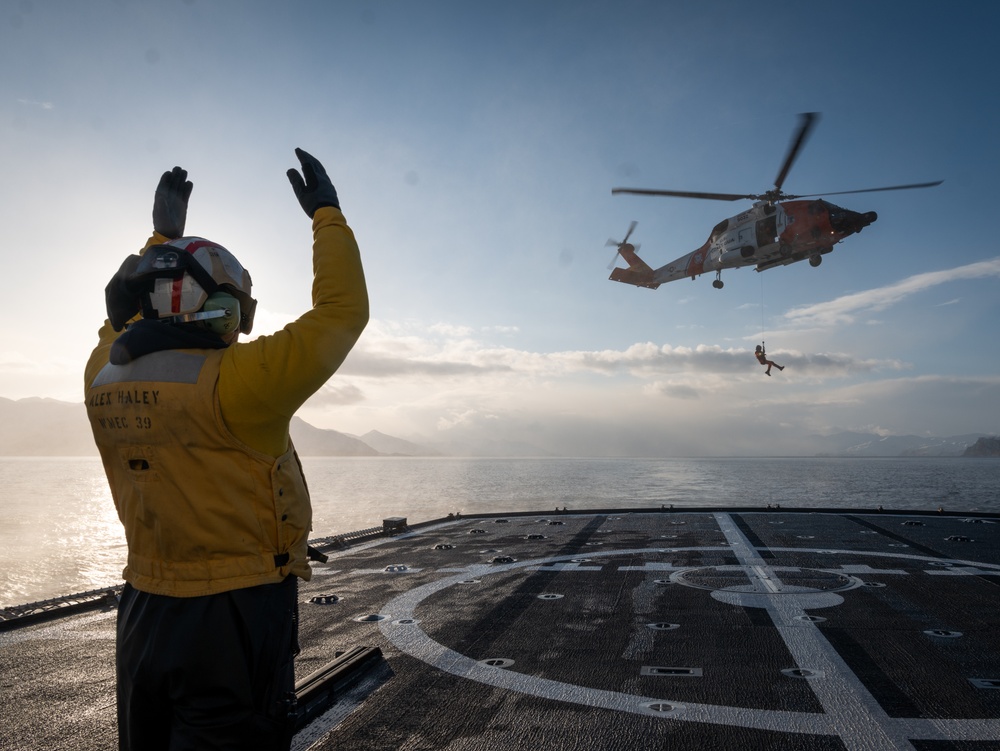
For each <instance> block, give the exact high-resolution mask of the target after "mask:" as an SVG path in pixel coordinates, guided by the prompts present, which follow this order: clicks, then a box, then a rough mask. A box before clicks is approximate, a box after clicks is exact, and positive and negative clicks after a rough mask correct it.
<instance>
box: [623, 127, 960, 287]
mask: <svg viewBox="0 0 1000 751" xmlns="http://www.w3.org/2000/svg"><path fill="white" fill-rule="evenodd" d="M818 120H819V114H818V113H816V112H805V113H802V114H801V115H799V127H798V131H797V132H796V134H795V136H794V138H793V139H792V142H791V144H790V146H789V148H788V153H787V154H786V156H785V160H784V162H783V163H782V165H781V169H780V170H779V172H778V177H777V179H776V180H775V181H774V188H772V189H771V190H768V191H765V192H764V193H756V194H755V193H750V194H736V193H698V192H693V191H680V190H647V189H643V188H613V189H612V190H611V193H612V194H618V193H630V194H633V195H645V196H674V197H679V198H702V199H708V200H713V201H738V200H741V199H750V200H753V201H755V203H754V204H753V206H752V207H751V208H749V209H747V210H746V211H744V212H742V213H740V214H737V215H736V216H733V217H730V218H728V219H723V220H722V221H721V222H719V223H718V224H717V225H715V227H714V228H713V229H712V233H711V234H710V235H709V237H708V240H706V241H705V244H704V245H702V246H701V247H700V248H698V249H696V250H692V251H691V252H690V253H687V254H686V255H683V256H681V257H680V258H678V259H677V260H675V261H671V262H670V263H668V264H666V265H665V266H661V267H660V268H658V269H654V268H652V267H650V266H649V265H648V264H647V263H646V262H645V261H643V260H642V259H641V258H640V257H639V256H638V255H637V254H636V249H637V248H638V246H636V245H632V244H630V243H629V242H628V239H629V237H630V236H631V234H632V232H633V230H634V229H635V227H636V222H632V223H631V224H630V225H629V228H628V232H627V233H626V235H625V238H624V239H623V240H608V243H607V244H608V246H616V247H617V249H618V250H617V251H616V253H615V255H614V257H613V258H612V260H611V265H610V266H609V267H608V268H612V269H613V271H612V272H611V276H610V277H609V279H611V280H613V281H616V282H624V283H625V284H632V285H635V286H636V287H648V288H649V289H656V288H657V287H659V286H660V285H661V284H664V283H666V282H672V281H675V280H677V279H683V278H685V277H691V279H692V280H693V279H695V278H696V277H698V276H700V275H701V274H704V273H706V272H712V271H714V272H715V281H713V282H712V286H713V287H715V288H716V289H722V287H723V283H722V271H723V269H735V268H740V267H742V266H756V267H757V271H758V272H760V271H767V270H768V269H773V268H776V267H778V266H787V265H789V264H792V263H797V262H798V261H804V260H806V259H808V260H809V265H810V266H814V267H815V266H819V265H820V263H822V262H823V256H824V255H826V254H827V253H829V252H831V251H832V250H833V246H834V245H836V244H837V243H839V242H841V241H842V240H844V239H845V238H847V237H849V236H850V235H854V234H857V233H858V232H861V230H863V229H864V228H865V227H867V226H869V225H871V224H872V223H873V222H874V221H875V220H876V219H878V215H877V214H876V213H875V212H874V211H867V212H864V213H859V212H857V211H851V210H849V209H843V208H841V207H840V206H836V205H834V204H832V203H830V202H829V201H825V200H823V199H822V198H819V196H821V195H846V194H848V193H874V192H876V191H884V190H909V189H912V188H930V187H933V186H935V185H940V184H941V183H942V182H944V181H943V180H937V181H935V182H928V183H914V184H911V185H893V186H890V187H885V188H865V189H863V190H844V191H839V192H836V193H826V194H820V193H811V194H807V195H801V196H797V195H791V194H788V193H785V192H784V191H783V190H782V189H781V186H782V185H784V182H785V178H786V177H787V176H788V172H789V170H790V169H791V168H792V164H793V162H794V161H795V159H796V157H797V156H798V155H799V152H800V151H801V149H802V146H803V145H804V144H805V142H806V140H807V139H808V138H809V135H810V133H811V131H812V129H813V128H814V127H815V125H816V122H817V121H818ZM802 198H813V199H817V200H798V199H802ZM619 256H621V258H622V259H624V260H625V262H626V263H627V264H628V268H624V269H623V268H620V267H617V266H616V262H617V261H618V257H619Z"/></svg>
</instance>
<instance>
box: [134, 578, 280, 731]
mask: <svg viewBox="0 0 1000 751" xmlns="http://www.w3.org/2000/svg"><path fill="white" fill-rule="evenodd" d="M297 589H298V588H297V583H296V579H295V578H294V577H288V578H287V579H285V580H284V581H283V582H281V583H279V584H266V585H261V586H257V587H250V588H247V589H238V590H233V591H231V592H223V593H221V594H217V595H209V596H205V597H165V596H163V595H151V594H148V593H146V592H139V591H138V590H136V589H134V588H133V587H131V586H130V585H128V584H126V585H125V588H124V590H123V592H122V598H121V602H120V604H119V606H118V636H117V650H116V667H117V673H118V735H119V748H120V749H122V750H123V751H161V750H162V751H182V750H185V751H186V750H187V749H192V750H194V749H198V751H203V750H205V749H219V750H220V751H222V750H223V749H225V750H227V751H228V750H229V749H232V750H233V751H236V750H237V749H238V750H239V751H246V750H248V749H259V751H277V750H279V749H280V750H282V751H285V750H287V749H288V748H289V746H290V744H291V739H292V732H293V728H292V722H291V718H290V714H291V710H292V709H293V702H294V696H295V693H294V691H295V671H294V658H295V655H296V653H297V652H298V619H297V600H298V594H297Z"/></svg>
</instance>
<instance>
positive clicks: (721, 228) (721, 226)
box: [712, 219, 729, 238]
mask: <svg viewBox="0 0 1000 751" xmlns="http://www.w3.org/2000/svg"><path fill="white" fill-rule="evenodd" d="M727 229H729V220H728V219H723V220H722V221H721V222H719V223H718V224H716V225H715V227H714V228H712V237H713V238H715V237H718V236H719V235H721V234H722V233H723V232H725V231H726V230H727Z"/></svg>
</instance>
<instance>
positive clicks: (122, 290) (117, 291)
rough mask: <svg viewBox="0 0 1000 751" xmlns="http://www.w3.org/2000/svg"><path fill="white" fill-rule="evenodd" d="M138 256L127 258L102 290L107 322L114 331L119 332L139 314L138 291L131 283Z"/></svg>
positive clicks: (137, 263)
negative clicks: (106, 309) (109, 322)
mask: <svg viewBox="0 0 1000 751" xmlns="http://www.w3.org/2000/svg"><path fill="white" fill-rule="evenodd" d="M139 261H140V256H134V255H133V256H129V257H128V258H126V259H125V261H124V263H122V265H121V268H120V269H118V272H117V273H116V274H115V275H114V276H113V277H111V281H110V282H108V286H107V287H105V288H104V302H105V304H106V306H107V308H108V320H109V321H111V326H112V328H114V330H115V331H121V330H122V329H123V328H125V324H126V323H128V322H129V321H131V320H132V318H133V317H134V316H135V314H136V313H138V312H139V290H138V289H136V287H135V284H134V283H133V282H131V278H132V275H133V274H134V273H135V269H136V266H138V265H139Z"/></svg>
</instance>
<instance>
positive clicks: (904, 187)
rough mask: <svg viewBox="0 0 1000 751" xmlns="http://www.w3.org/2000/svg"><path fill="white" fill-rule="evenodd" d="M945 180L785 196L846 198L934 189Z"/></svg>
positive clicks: (787, 197)
mask: <svg viewBox="0 0 1000 751" xmlns="http://www.w3.org/2000/svg"><path fill="white" fill-rule="evenodd" d="M943 182H944V180H935V181H934V182H932V183H913V184H911V185H890V186H888V187H886V188H862V189H861V190H838V191H836V192H834V193H807V194H806V195H803V196H785V198H786V199H789V198H817V197H819V196H846V195H848V194H849V193H878V192H879V191H883V190H910V189H911V188H933V187H934V186H935V185H940V184H941V183H943Z"/></svg>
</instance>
